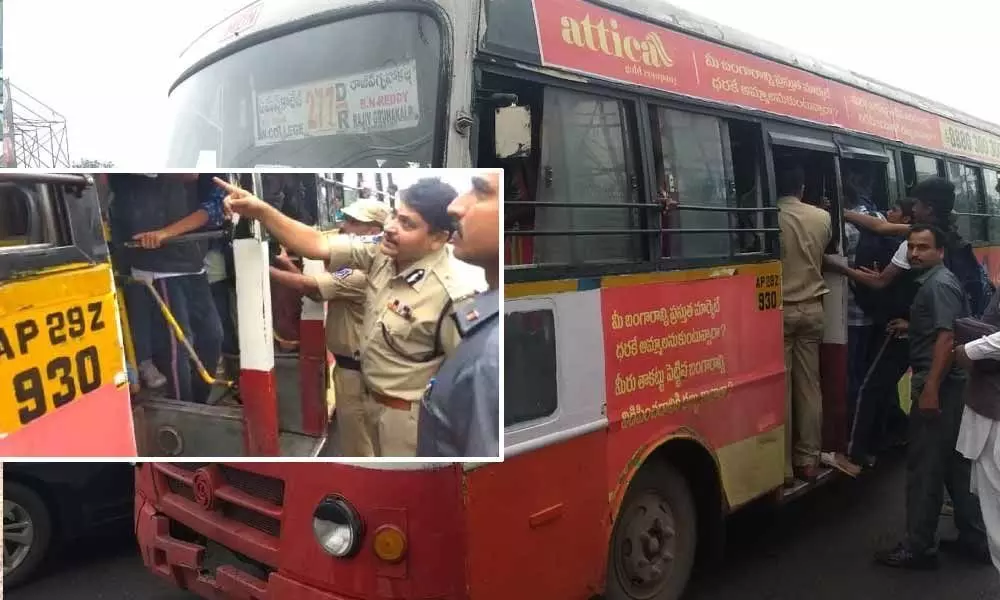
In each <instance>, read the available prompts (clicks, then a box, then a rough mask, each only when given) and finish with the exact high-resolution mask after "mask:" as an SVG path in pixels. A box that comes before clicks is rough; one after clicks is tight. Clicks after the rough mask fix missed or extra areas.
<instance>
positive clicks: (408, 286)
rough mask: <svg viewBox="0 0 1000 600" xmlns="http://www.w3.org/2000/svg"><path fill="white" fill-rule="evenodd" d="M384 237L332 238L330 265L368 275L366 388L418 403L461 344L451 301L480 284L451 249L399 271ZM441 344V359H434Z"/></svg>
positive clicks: (363, 355)
mask: <svg viewBox="0 0 1000 600" xmlns="http://www.w3.org/2000/svg"><path fill="white" fill-rule="evenodd" d="M380 237H381V236H364V237H360V236H350V235H334V236H330V238H329V243H330V259H329V264H330V268H331V269H339V268H343V267H350V268H353V269H358V270H360V271H363V272H364V273H365V274H366V276H367V277H366V281H367V284H366V300H365V302H366V309H367V310H366V311H365V317H364V324H363V325H362V329H361V346H360V351H361V371H362V374H363V376H364V379H365V385H366V386H367V387H368V389H369V390H370V391H372V392H374V393H377V394H382V395H385V396H389V397H392V398H400V399H402V400H407V401H410V402H417V401H419V400H420V398H421V397H422V396H423V393H424V390H425V389H426V388H427V385H428V383H429V382H430V379H431V377H432V376H433V375H434V374H435V373H436V372H437V370H438V367H440V366H441V363H442V361H444V358H445V356H446V355H448V354H451V353H452V351H454V349H455V348H456V347H457V346H458V343H459V341H461V336H460V334H459V332H458V328H457V325H456V323H455V320H454V319H453V318H452V316H451V309H450V308H448V307H447V305H448V302H449V300H451V301H453V302H454V301H456V300H459V299H462V298H464V297H466V296H469V295H471V294H474V293H475V292H476V291H477V289H476V284H475V282H474V281H472V280H470V278H469V277H467V276H465V275H460V274H459V273H460V269H459V268H458V267H457V266H456V262H455V258H454V257H453V256H452V255H451V253H450V252H449V251H448V249H447V248H442V249H441V250H439V251H437V252H434V253H432V254H430V255H428V256H426V257H424V258H422V259H421V260H419V261H417V262H416V263H414V264H412V265H410V266H409V267H407V268H406V269H405V270H403V271H402V272H397V271H396V265H395V262H394V261H393V260H392V259H391V258H389V257H388V256H386V255H385V254H383V253H382V251H381V249H380V247H379V246H380V244H379V239H380ZM446 308H447V312H445V310H446ZM442 315H443V318H442ZM439 323H440V333H439V332H438V324H439ZM438 343H439V349H440V354H439V355H438V356H433V354H434V350H435V346H436V344H438Z"/></svg>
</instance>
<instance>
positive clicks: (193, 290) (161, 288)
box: [109, 173, 223, 403]
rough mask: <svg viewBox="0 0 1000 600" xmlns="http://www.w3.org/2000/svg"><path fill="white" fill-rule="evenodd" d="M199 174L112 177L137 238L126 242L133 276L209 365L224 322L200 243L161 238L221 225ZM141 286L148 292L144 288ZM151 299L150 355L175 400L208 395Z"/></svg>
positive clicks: (218, 206) (217, 209)
mask: <svg viewBox="0 0 1000 600" xmlns="http://www.w3.org/2000/svg"><path fill="white" fill-rule="evenodd" d="M197 179H198V175H197V174H195V173H192V174H165V175H155V174H154V175H111V176H110V177H109V183H110V186H111V189H112V191H113V193H114V195H115V196H114V201H115V204H116V206H117V207H118V210H119V211H120V212H121V218H122V221H121V222H120V223H121V225H122V226H123V227H125V228H126V230H127V231H128V232H129V233H130V234H132V238H133V239H134V240H135V241H136V242H138V243H139V245H140V248H138V249H130V250H129V256H128V260H129V264H130V265H131V268H132V277H133V278H135V279H137V280H139V281H147V282H150V283H152V284H153V286H154V287H155V288H156V290H157V292H158V293H159V295H160V297H161V298H162V299H163V301H164V303H165V304H166V305H167V307H168V308H169V310H170V311H171V313H172V314H173V317H174V319H175V320H176V321H177V323H178V325H180V327H181V329H182V331H183V332H184V335H185V337H187V338H188V339H189V340H191V342H192V345H193V347H194V349H195V352H196V353H197V354H198V358H199V359H200V360H201V362H202V364H204V365H205V366H206V368H208V369H209V372H211V371H212V370H213V369H214V367H215V365H217V364H218V362H219V355H220V352H221V346H222V325H221V323H220V322H219V317H218V313H217V312H216V309H215V303H214V302H213V301H212V293H211V290H210V289H209V286H208V279H207V278H206V277H205V252H206V248H205V245H204V244H203V243H201V242H183V243H177V244H171V245H169V246H166V245H164V243H165V242H167V241H168V240H170V239H172V238H175V237H177V236H180V235H184V234H186V233H190V232H193V231H195V230H198V229H201V228H203V227H219V226H221V225H222V222H223V215H222V205H221V203H220V202H221V199H220V198H218V197H214V198H212V197H209V198H206V199H204V200H202V199H199V197H198V186H197ZM144 291H147V294H146V297H147V298H149V295H148V290H144ZM147 306H148V304H147ZM152 306H153V307H154V308H153V314H154V315H155V316H154V317H153V323H155V324H156V325H157V326H156V327H155V328H153V332H152V340H151V341H152V350H153V361H154V363H155V365H156V367H157V369H158V370H159V371H161V372H162V373H164V374H165V375H166V378H167V389H168V392H169V393H170V395H171V396H172V397H173V398H176V399H178V400H183V401H188V402H196V403H205V402H206V401H207V400H208V396H209V393H210V391H211V388H210V386H209V385H208V384H206V383H205V382H204V381H203V380H202V379H201V378H200V377H199V376H198V374H197V371H196V370H195V369H194V368H192V363H191V361H190V357H189V356H188V355H187V353H186V351H185V350H184V348H183V347H182V345H181V343H180V342H179V341H178V340H177V338H176V336H175V335H174V331H173V329H172V328H171V327H170V325H169V324H168V323H167V321H166V320H165V318H164V317H163V316H162V314H161V313H160V311H159V310H158V309H157V308H156V304H152ZM130 310H131V309H130ZM140 374H141V373H140Z"/></svg>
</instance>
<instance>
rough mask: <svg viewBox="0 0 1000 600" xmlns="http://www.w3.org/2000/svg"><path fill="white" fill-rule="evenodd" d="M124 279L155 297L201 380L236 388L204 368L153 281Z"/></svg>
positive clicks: (210, 383) (231, 383)
mask: <svg viewBox="0 0 1000 600" xmlns="http://www.w3.org/2000/svg"><path fill="white" fill-rule="evenodd" d="M124 279H125V283H127V284H128V283H138V284H141V285H143V286H145V287H146V289H147V290H149V293H150V294H152V295H153V299H155V300H156V303H157V304H158V305H159V306H160V312H161V313H163V318H164V319H166V321H167V323H168V324H169V325H170V328H171V329H172V330H173V333H174V335H175V336H176V337H177V339H178V340H179V341H180V342H181V345H183V346H184V349H185V350H187V353H188V356H190V358H191V360H192V361H194V364H195V366H196V367H197V369H198V375H199V376H201V379H202V381H204V382H205V383H206V384H208V385H222V386H225V387H227V388H230V389H236V382H235V381H229V380H227V379H217V378H216V377H215V376H214V375H212V374H211V373H209V371H208V369H206V368H205V365H204V363H202V362H201V359H200V358H199V357H198V353H197V352H195V349H194V346H192V345H191V342H190V340H188V339H187V336H186V335H184V329H183V328H181V326H180V324H179V323H178V322H177V320H176V319H175V318H174V314H173V312H171V310H170V307H169V306H167V303H166V302H164V301H163V298H162V297H161V296H160V294H159V292H157V291H156V287H155V286H154V285H153V282H151V281H148V280H144V279H136V278H134V277H125V278H124Z"/></svg>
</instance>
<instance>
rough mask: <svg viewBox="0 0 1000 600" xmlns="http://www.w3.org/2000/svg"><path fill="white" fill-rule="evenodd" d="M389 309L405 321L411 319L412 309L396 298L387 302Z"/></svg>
mask: <svg viewBox="0 0 1000 600" xmlns="http://www.w3.org/2000/svg"><path fill="white" fill-rule="evenodd" d="M388 308H389V310H391V311H392V312H394V313H396V314H397V315H399V316H401V317H403V318H404V319H406V320H407V321H413V309H412V308H411V307H410V305H408V304H403V303H402V302H400V301H399V299H398V298H397V299H396V300H393V301H392V302H390V303H389V304H388Z"/></svg>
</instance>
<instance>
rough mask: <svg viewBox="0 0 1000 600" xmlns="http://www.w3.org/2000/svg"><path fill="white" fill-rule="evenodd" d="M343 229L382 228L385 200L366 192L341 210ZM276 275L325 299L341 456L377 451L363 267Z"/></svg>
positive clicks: (319, 299)
mask: <svg viewBox="0 0 1000 600" xmlns="http://www.w3.org/2000/svg"><path fill="white" fill-rule="evenodd" d="M342 212H343V213H344V217H345V219H344V223H343V225H342V226H341V228H340V233H346V234H351V235H376V234H379V233H381V232H382V227H383V226H384V225H385V222H386V219H387V218H388V216H389V207H388V206H386V204H385V203H383V202H379V201H378V200H375V199H371V198H363V199H360V200H358V201H356V202H354V203H352V204H351V205H350V206H347V207H345V208H344V209H343V211H342ZM271 277H272V279H273V280H274V281H276V282H278V283H280V284H281V285H284V286H286V287H289V288H291V289H294V290H296V291H297V292H299V293H300V294H301V295H303V296H307V297H309V298H312V299H313V300H315V301H317V302H322V301H326V302H327V305H326V346H327V349H328V350H329V351H330V353H331V354H333V356H334V359H335V360H336V365H335V366H334V369H333V388H334V396H335V399H336V402H337V412H336V418H335V419H334V426H335V427H336V433H337V436H336V437H337V440H338V442H337V452H338V454H339V455H340V456H350V457H355V456H374V455H375V446H374V441H373V440H374V439H375V435H376V430H377V428H378V413H377V412H376V411H373V410H372V409H371V407H369V408H368V409H367V410H366V407H365V404H364V402H363V401H362V399H363V395H364V394H363V387H364V384H363V382H362V378H361V335H362V327H363V325H364V318H365V295H366V293H367V289H368V282H367V275H365V272H364V271H360V270H357V269H349V268H344V269H340V270H338V271H334V272H330V271H327V272H325V273H323V274H322V275H319V276H312V275H303V274H301V273H299V272H297V270H295V271H292V270H288V269H286V270H281V269H277V268H275V267H271Z"/></svg>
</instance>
